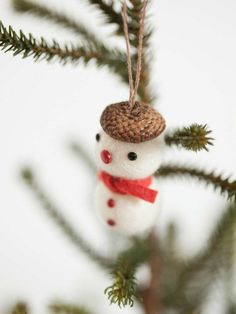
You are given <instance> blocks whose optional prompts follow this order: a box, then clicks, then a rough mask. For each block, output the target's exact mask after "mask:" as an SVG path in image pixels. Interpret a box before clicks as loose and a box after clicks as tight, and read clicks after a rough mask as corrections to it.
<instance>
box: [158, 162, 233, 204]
mask: <svg viewBox="0 0 236 314" xmlns="http://www.w3.org/2000/svg"><path fill="white" fill-rule="evenodd" d="M156 176H159V177H190V178H194V179H197V180H199V181H202V182H204V183H206V184H207V185H212V186H213V188H214V189H218V190H219V191H220V193H221V194H222V195H227V197H228V199H229V200H231V201H234V202H235V201H236V180H235V181H232V180H231V179H230V177H226V178H224V176H223V175H216V174H215V173H214V172H213V171H212V172H206V171H205V170H200V169H195V168H192V167H186V166H179V165H165V166H162V167H161V168H160V169H159V170H158V172H157V173H156Z"/></svg>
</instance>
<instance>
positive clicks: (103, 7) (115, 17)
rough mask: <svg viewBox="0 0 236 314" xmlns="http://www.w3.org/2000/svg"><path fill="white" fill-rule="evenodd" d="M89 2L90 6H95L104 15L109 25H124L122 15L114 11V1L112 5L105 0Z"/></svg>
mask: <svg viewBox="0 0 236 314" xmlns="http://www.w3.org/2000/svg"><path fill="white" fill-rule="evenodd" d="M87 1H88V2H89V3H90V4H92V5H95V6H96V7H97V8H98V9H99V10H100V11H101V12H102V13H103V14H104V16H105V17H106V19H107V21H108V22H109V23H111V24H116V25H119V26H122V25H123V21H122V17H121V14H119V13H117V12H116V11H115V9H114V5H113V0H112V1H111V2H110V4H107V3H105V2H104V1H103V0H87Z"/></svg>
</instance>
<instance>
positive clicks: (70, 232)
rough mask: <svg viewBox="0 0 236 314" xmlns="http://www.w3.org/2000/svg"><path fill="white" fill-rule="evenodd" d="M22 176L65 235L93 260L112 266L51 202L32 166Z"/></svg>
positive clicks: (108, 266) (101, 264)
mask: <svg viewBox="0 0 236 314" xmlns="http://www.w3.org/2000/svg"><path fill="white" fill-rule="evenodd" d="M21 176H22V178H23V179H24V181H25V183H26V184H27V185H28V187H29V188H30V189H31V191H32V192H33V194H34V195H35V197H36V198H37V200H38V201H39V202H40V203H41V205H42V208H43V209H44V210H45V212H46V214H47V215H48V216H49V217H50V218H51V219H52V220H53V221H54V223H55V224H56V225H57V226H58V227H59V228H60V229H61V231H62V232H63V233H64V235H65V236H67V238H68V239H69V240H70V241H71V242H72V243H73V244H74V245H75V246H76V247H77V248H78V249H79V250H81V251H83V252H84V253H85V254H87V255H88V256H89V257H90V258H91V259H92V260H93V261H95V262H96V263H97V264H99V265H100V266H102V267H103V268H106V269H107V268H110V267H111V266H112V262H111V261H110V260H108V259H107V258H105V257H103V256H102V255H100V254H99V253H98V252H95V250H94V249H92V248H91V247H90V246H89V245H88V244H87V243H86V242H85V241H84V239H83V238H82V237H81V236H80V235H79V234H78V233H77V232H76V231H75V229H74V228H73V227H72V226H71V225H70V223H69V222H68V221H67V220H66V218H65V217H63V215H62V213H61V211H60V210H58V208H57V207H56V206H55V205H54V204H53V203H52V202H51V200H50V199H49V197H48V196H47V194H46V193H45V192H44V191H43V189H42V188H41V186H40V185H39V183H38V182H37V181H36V179H35V177H34V174H33V171H32V170H31V169H30V168H24V169H23V170H22V172H21Z"/></svg>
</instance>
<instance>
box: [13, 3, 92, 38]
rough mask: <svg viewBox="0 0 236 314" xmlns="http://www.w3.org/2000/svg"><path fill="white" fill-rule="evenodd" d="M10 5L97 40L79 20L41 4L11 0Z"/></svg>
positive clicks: (18, 10)
mask: <svg viewBox="0 0 236 314" xmlns="http://www.w3.org/2000/svg"><path fill="white" fill-rule="evenodd" d="M12 5H13V8H14V9H15V10H16V11H17V12H22V13H29V14H33V15H36V16H38V17H41V18H44V19H47V20H49V21H53V22H55V23H58V24H60V25H62V26H64V27H66V28H67V29H70V30H72V31H73V32H74V33H76V34H78V35H80V36H83V37H84V38H85V39H87V40H89V41H92V42H97V39H96V38H95V36H94V34H92V33H91V32H90V31H89V29H88V28H87V27H86V26H85V25H83V24H82V23H81V22H78V21H76V22H75V21H73V20H71V19H70V18H69V17H68V16H65V15H64V14H62V13H58V12H56V11H53V10H51V9H49V8H48V7H46V6H44V5H42V4H39V3H37V2H32V1H29V0H12Z"/></svg>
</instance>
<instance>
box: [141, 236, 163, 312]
mask: <svg viewBox="0 0 236 314" xmlns="http://www.w3.org/2000/svg"><path fill="white" fill-rule="evenodd" d="M149 244H150V248H151V256H150V259H149V268H150V282H149V286H148V287H147V288H146V289H145V290H143V292H142V293H141V294H142V299H143V307H144V311H145V314H158V313H161V302H160V295H159V283H160V273H161V271H160V268H161V263H160V257H159V249H158V246H159V245H158V239H157V236H156V234H155V233H154V232H152V233H151V234H150V236H149Z"/></svg>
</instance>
